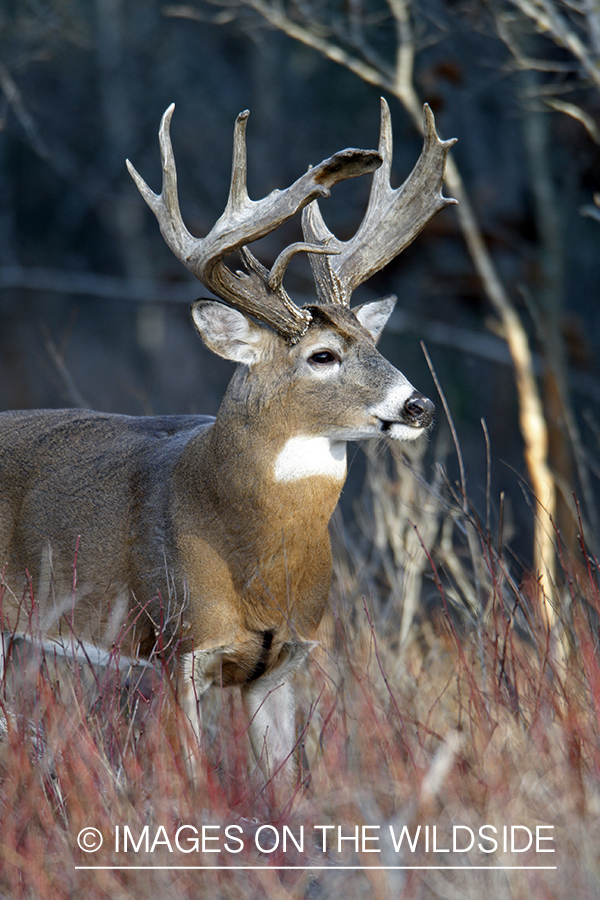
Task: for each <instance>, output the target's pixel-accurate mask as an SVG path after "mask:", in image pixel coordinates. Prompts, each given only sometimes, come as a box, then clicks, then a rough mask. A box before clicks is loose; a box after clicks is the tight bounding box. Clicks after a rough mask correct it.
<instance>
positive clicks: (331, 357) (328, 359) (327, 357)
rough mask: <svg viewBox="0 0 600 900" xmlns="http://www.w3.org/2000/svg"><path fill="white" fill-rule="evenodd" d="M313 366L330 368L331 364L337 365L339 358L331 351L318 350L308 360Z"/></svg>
mask: <svg viewBox="0 0 600 900" xmlns="http://www.w3.org/2000/svg"><path fill="white" fill-rule="evenodd" d="M308 361H309V363H312V364H313V366H331V365H332V364H333V363H339V362H340V358H339V356H338V355H337V353H334V352H333V350H318V351H317V353H313V355H312V356H310V357H309V359H308Z"/></svg>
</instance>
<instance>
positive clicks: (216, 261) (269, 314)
mask: <svg viewBox="0 0 600 900" xmlns="http://www.w3.org/2000/svg"><path fill="white" fill-rule="evenodd" d="M174 109H175V104H171V106H170V107H169V108H168V109H167V111H166V112H165V114H164V116H163V117H162V121H161V124H160V130H159V143H160V152H161V159H162V168H163V182H162V190H161V193H160V194H155V193H154V192H153V191H152V190H150V188H149V187H148V185H147V184H146V182H145V181H144V179H143V178H142V177H141V176H140V175H139V174H138V173H137V171H136V170H135V168H134V167H133V166H132V164H131V163H130V162H129V160H127V168H128V169H129V173H130V174H131V176H132V178H133V180H134V181H135V183H136V185H137V187H138V190H139V191H140V193H141V195H142V197H143V198H144V200H145V201H146V203H147V204H148V206H149V207H150V209H151V210H152V212H153V213H154V215H155V216H156V218H157V220H158V224H159V226H160V230H161V233H162V235H163V237H164V239H165V241H166V243H167V244H168V246H169V247H170V248H171V250H172V251H173V253H174V254H175V256H176V257H177V258H178V259H179V260H180V261H181V262H182V263H183V264H184V265H185V266H186V267H187V268H188V269H189V270H190V271H191V272H192V273H193V274H194V275H195V276H196V277H197V278H198V279H200V281H201V282H202V283H203V284H204V285H205V286H206V287H207V288H208V289H209V290H211V291H213V293H215V294H216V296H217V297H220V298H221V299H222V300H225V301H226V302H227V303H229V304H230V305H231V306H234V307H236V308H237V309H240V310H241V311H242V312H245V313H249V314H250V315H252V316H256V318H258V319H260V320H262V321H263V322H265V323H266V324H267V325H270V326H271V327H272V328H274V329H275V330H276V331H278V332H279V333H280V334H282V335H283V336H284V337H286V338H287V339H288V340H290V341H291V342H295V341H297V340H299V338H300V337H301V336H302V335H303V334H304V332H305V331H306V329H307V328H308V326H309V324H310V322H311V318H312V316H311V313H310V312H309V310H306V309H299V308H298V307H297V306H296V305H295V304H294V303H293V302H292V300H291V299H290V297H289V296H288V294H287V293H286V291H285V290H284V288H283V285H282V279H283V274H284V272H285V269H286V267H287V265H288V263H289V261H290V259H291V258H292V256H293V255H294V254H296V253H299V252H300V251H307V250H310V252H311V254H316V253H319V254H321V253H325V254H328V253H337V252H338V250H337V248H336V247H333V246H329V244H328V241H327V239H325V240H320V241H319V242H318V245H317V246H315V245H314V244H307V243H298V244H292V245H291V246H289V247H287V248H286V249H285V250H283V251H282V253H280V255H279V256H278V258H277V259H276V260H275V263H274V264H273V267H272V268H271V270H270V271H269V270H267V269H266V268H265V267H264V266H262V265H261V264H260V263H259V262H258V260H256V259H255V258H254V256H253V255H252V254H251V253H250V251H249V250H248V249H247V248H246V247H245V244H247V243H250V242H251V241H256V240H258V239H259V238H261V237H264V236H265V235H266V234H269V233H270V232H271V231H274V230H275V229H276V228H278V227H279V225H281V224H282V223H283V222H285V221H287V219H289V218H291V216H293V215H294V214H295V213H297V212H298V211H299V210H301V209H303V208H304V207H305V206H306V205H307V203H310V202H311V201H313V200H315V199H316V198H317V197H327V196H329V191H330V188H331V187H333V185H334V184H337V182H338V181H342V180H344V179H346V178H354V177H355V176H357V175H362V174H364V173H367V172H373V171H375V169H377V168H378V167H379V166H380V165H381V157H380V155H379V153H377V152H376V151H374V150H354V149H352V150H343V151H342V152H341V153H336V154H335V155H334V156H332V157H331V158H330V159H326V160H324V161H323V162H322V163H320V164H319V165H318V166H315V168H311V169H309V170H308V172H307V173H306V174H305V175H303V176H302V177H301V178H299V179H298V180H297V181H295V182H294V184H292V185H291V186H290V187H288V188H286V189H285V190H283V191H278V190H275V191H273V192H272V193H271V194H269V195H268V196H267V197H264V198H263V199H262V200H257V201H254V200H251V199H250V198H249V196H248V191H247V188H246V136H245V135H246V122H247V120H248V116H249V113H248V111H246V112H242V113H240V115H239V116H238V117H237V120H236V123H235V131H234V139H233V166H232V173H231V186H230V189H229V198H228V201H227V206H226V207H225V211H224V213H223V215H222V216H221V217H220V219H219V220H218V221H217V222H216V223H215V225H214V227H213V228H212V230H211V231H210V233H209V234H208V235H207V236H206V237H205V238H202V239H199V238H195V237H193V236H192V235H191V234H190V232H189V231H188V230H187V228H186V227H185V225H184V223H183V219H182V217H181V212H180V209H179V200H178V196H177V172H176V169H175V159H174V156H173V147H172V144H171V137H170V132H169V129H170V124H171V117H172V115H173V110H174ZM235 250H242V258H243V260H244V265H245V267H246V272H235V273H234V272H232V271H231V270H230V269H229V268H227V266H226V265H225V264H224V262H223V260H224V258H225V257H227V256H229V254H230V253H233V252H234V251H235Z"/></svg>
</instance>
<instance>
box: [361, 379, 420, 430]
mask: <svg viewBox="0 0 600 900" xmlns="http://www.w3.org/2000/svg"><path fill="white" fill-rule="evenodd" d="M414 393H415V389H414V387H413V386H412V384H411V383H410V382H409V381H407V380H406V379H405V378H404V377H403V380H402V381H401V382H400V383H399V384H396V385H394V387H393V388H392V389H391V390H390V391H389V393H388V394H387V396H386V397H384V399H383V400H382V402H381V403H378V404H377V406H372V407H371V408H370V409H369V412H370V413H371V415H373V416H377V418H378V419H381V420H382V421H383V422H392V423H393V424H392V425H391V426H390V428H389V429H388V432H387V435H388V437H390V438H392V440H395V441H414V440H415V438H418V437H419V435H420V434H422V433H423V429H422V428H415V426H414V425H405V424H404V422H399V421H398V416H399V414H401V411H402V410H403V409H404V404H405V403H406V401H407V400H408V399H409V397H412V396H413V394H414Z"/></svg>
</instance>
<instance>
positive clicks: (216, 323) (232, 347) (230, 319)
mask: <svg viewBox="0 0 600 900" xmlns="http://www.w3.org/2000/svg"><path fill="white" fill-rule="evenodd" d="M191 314H192V321H193V323H194V325H195V326H196V329H197V331H198V334H199V335H200V337H201V338H202V340H203V341H204V343H205V344H206V346H207V347H208V349H209V350H212V351H213V353H216V354H217V355H218V356H223V357H224V358H225V359H229V360H231V362H238V363H244V364H245V365H247V366H251V365H252V363H255V362H257V360H259V359H260V358H261V357H262V356H263V354H264V352H265V350H266V346H267V343H268V339H269V333H268V331H267V329H266V328H262V327H261V326H260V325H256V324H255V323H254V322H253V321H252V320H251V319H249V318H248V317H247V316H245V315H244V314H243V313H241V312H239V311H238V310H237V309H233V308H232V307H231V306H225V304H224V303H217V302H216V301H214V300H196V302H195V303H194V304H193V305H192V309H191Z"/></svg>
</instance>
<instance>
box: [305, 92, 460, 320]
mask: <svg viewBox="0 0 600 900" xmlns="http://www.w3.org/2000/svg"><path fill="white" fill-rule="evenodd" d="M423 118H424V135H425V138H424V142H423V150H422V152H421V156H420V157H419V159H418V161H417V164H416V166H415V167H414V169H413V171H412V172H411V174H410V175H409V176H408V178H407V179H406V181H405V182H404V184H403V185H401V187H399V188H396V189H395V190H394V189H393V188H392V187H391V184H390V173H391V168H392V125H391V118H390V110H389V107H388V105H387V103H386V101H385V100H384V99H383V97H382V98H381V131H380V138H379V153H380V155H381V157H382V158H383V165H382V166H381V168H380V169H378V170H377V172H376V173H375V175H374V176H373V184H372V187H371V194H370V197H369V205H368V207H367V212H366V214H365V217H364V219H363V221H362V223H361V225H360V227H359V229H358V231H357V232H356V234H355V235H354V237H353V238H351V239H350V240H349V241H340V240H338V239H337V238H336V237H334V235H333V234H332V233H331V232H330V231H329V229H328V228H327V226H326V225H325V222H324V221H323V217H322V216H321V211H320V209H319V205H318V203H317V202H314V203H311V204H310V206H307V207H306V209H305V210H304V212H303V214H302V229H303V232H304V237H305V239H306V240H307V241H309V242H310V243H312V244H318V245H320V246H321V247H323V248H324V247H327V248H328V249H329V251H330V253H331V252H332V251H333V250H335V251H337V253H336V254H335V255H328V256H327V257H324V256H317V255H315V254H314V252H311V253H310V254H309V260H310V263H311V266H312V269H313V274H314V277H315V282H316V286H317V293H318V295H319V299H320V301H321V302H322V303H338V304H341V305H343V306H349V305H350V298H351V296H352V292H353V291H354V290H355V288H357V287H358V285H359V284H362V283H363V282H364V281H366V280H367V278H370V277H371V275H374V274H375V272H378V271H379V270H380V269H382V268H383V267H384V266H385V265H387V263H388V262H390V261H391V260H392V259H393V258H394V257H395V256H397V255H398V254H399V253H401V252H402V250H404V249H405V248H406V247H408V245H409V244H410V243H411V242H412V241H413V240H414V239H415V238H416V236H417V235H418V234H419V232H420V231H421V230H422V229H423V228H424V227H425V225H427V223H428V222H429V221H430V220H431V219H432V218H433V216H435V215H436V213H438V212H439V211H440V210H442V209H444V208H445V207H446V206H450V205H451V204H453V203H456V202H457V201H456V200H453V199H450V198H448V197H444V196H442V185H443V181H444V172H445V167H446V157H447V155H448V151H449V149H450V147H452V145H453V144H454V143H455V142H456V141H455V139H453V140H449V141H441V140H440V139H439V137H438V135H437V133H436V130H435V120H434V117H433V113H432V111H431V109H430V108H429V106H428V105H427V104H425V106H424V107H423Z"/></svg>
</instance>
